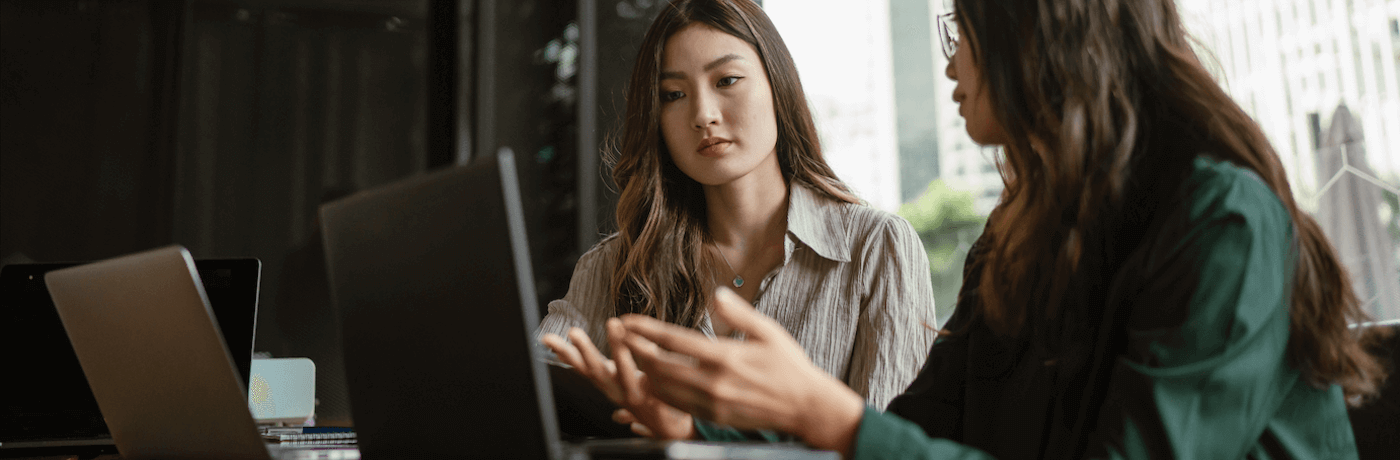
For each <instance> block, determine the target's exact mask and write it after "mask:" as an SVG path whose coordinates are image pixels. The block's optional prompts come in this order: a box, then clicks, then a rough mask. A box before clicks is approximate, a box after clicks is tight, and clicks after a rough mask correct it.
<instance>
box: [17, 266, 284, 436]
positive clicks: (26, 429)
mask: <svg viewBox="0 0 1400 460" xmlns="http://www.w3.org/2000/svg"><path fill="white" fill-rule="evenodd" d="M76 265H79V264H77V263H71V262H70V263H41V264H11V265H6V266H4V267H3V268H0V350H4V351H0V354H3V356H4V362H5V363H6V368H7V371H8V372H9V373H10V374H9V375H16V376H28V378H20V379H10V380H9V381H8V382H7V383H6V386H7V387H8V388H10V389H12V391H14V392H15V393H14V394H23V395H25V397H24V398H0V450H10V449H31V448H51V447H71V446H104V445H105V446H111V445H112V437H111V434H110V432H109V430H108V429H107V424H106V423H104V422H103V420H102V412H101V410H100V409H99V408H98V405H97V400H96V399H95V398H94V397H93V395H92V390H91V389H90V388H89V387H88V382H87V378H86V377H85V376H84V375H83V370H82V367H81V365H80V364H79V363H78V357H77V355H75V354H74V352H73V346H72V345H71V344H70V343H69V341H68V335H67V333H66V332H64V329H63V322H62V321H61V320H60V319H59V317H58V311H57V310H55V309H54V304H53V299H52V298H50V296H49V291H48V289H47V287H46V285H45V284H44V275H45V274H47V273H48V272H50V271H53V270H58V269H63V268H68V267H73V266H76ZM260 265H261V264H260V263H259V262H258V260H257V259H251V258H248V259H201V260H196V261H195V267H196V269H197V270H198V271H199V274H200V279H201V280H202V281H203V285H204V290H205V293H206V294H207V295H208V297H209V303H210V306H211V307H212V309H213V311H214V316H215V317H216V318H217V319H218V324H219V329H220V332H221V333H222V335H223V337H224V339H225V340H226V345H227V346H228V348H229V349H230V350H232V351H235V353H233V354H232V357H233V362H234V365H235V367H237V368H238V370H239V372H240V374H242V377H243V381H244V382H247V381H248V378H247V377H248V372H249V365H250V360H251V358H252V353H253V339H254V325H255V324H256V322H257V299H258V279H259V271H260Z"/></svg>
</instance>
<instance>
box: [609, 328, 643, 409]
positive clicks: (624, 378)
mask: <svg viewBox="0 0 1400 460" xmlns="http://www.w3.org/2000/svg"><path fill="white" fill-rule="evenodd" d="M607 327H608V341H609V342H610V343H611V344H612V350H613V362H615V363H617V381H618V383H619V384H620V385H621V386H622V392H623V397H624V398H625V399H626V400H627V403H628V404H630V405H634V406H635V405H638V404H641V403H642V402H644V401H646V393H645V392H643V391H642V383H641V375H639V374H640V373H641V372H640V371H638V370H637V363H636V361H634V360H633V359H632V350H631V349H629V348H627V342H626V341H625V340H623V338H625V337H626V336H627V329H625V328H623V327H622V321H619V320H618V319H617V318H613V319H609V320H608V325H607Z"/></svg>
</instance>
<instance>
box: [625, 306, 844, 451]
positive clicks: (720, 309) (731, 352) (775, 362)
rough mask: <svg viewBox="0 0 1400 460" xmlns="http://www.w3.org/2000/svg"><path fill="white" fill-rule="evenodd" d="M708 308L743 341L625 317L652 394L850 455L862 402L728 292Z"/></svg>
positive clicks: (768, 321) (630, 347)
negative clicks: (789, 434)
mask: <svg viewBox="0 0 1400 460" xmlns="http://www.w3.org/2000/svg"><path fill="white" fill-rule="evenodd" d="M713 314H714V315H715V316H716V317H717V319H719V320H721V321H724V322H726V323H728V324H729V325H731V326H732V327H733V328H734V329H736V330H739V331H742V332H744V333H745V334H746V336H747V340H746V341H744V342H740V341H736V340H731V339H720V340H719V341H718V342H714V341H711V340H710V339H709V338H707V337H705V336H704V335H703V334H700V333H698V332H695V331H693V330H690V329H686V328H682V327H680V326H676V325H672V324H667V323H664V322H661V321H657V320H655V319H653V318H649V317H645V316H639V315H627V316H624V317H623V319H622V323H623V325H624V326H625V328H626V332H627V335H626V336H625V337H624V340H623V342H624V343H625V345H626V347H627V349H628V350H629V352H630V354H631V355H632V356H633V358H634V359H635V361H636V363H637V365H638V366H639V367H640V368H641V369H642V370H643V371H645V372H646V375H647V378H648V379H649V380H650V383H651V392H652V393H653V394H654V395H655V396H656V397H658V398H659V399H661V400H662V401H664V402H666V403H668V404H670V405H672V406H675V407H676V408H678V409H680V410H682V411H685V412H689V413H692V414H696V415H697V416H700V417H703V418H705V419H708V420H713V421H715V422H718V423H721V424H725V425H729V426H733V427H735V428H740V429H774V430H778V431H783V432H787V433H792V434H794V435H797V436H798V437H800V438H802V439H803V440H804V441H806V442H807V443H808V444H810V445H813V446H815V447H819V448H824V449H832V450H836V451H839V452H846V453H849V452H850V447H851V444H852V442H854V439H855V432H856V430H857V429H858V428H859V426H860V418H861V416H862V414H863V412H864V406H865V402H864V400H863V399H862V398H861V397H860V396H859V395H857V394H856V393H855V392H854V391H851V389H850V388H848V387H846V385H845V384H844V383H842V382H841V381H839V380H836V378H834V377H832V376H830V375H828V374H827V373H826V372H825V371H823V370H822V369H821V368H818V367H817V366H816V365H815V364H812V361H811V360H810V359H808V358H807V355H806V353H805V352H804V351H803V350H802V347H801V346H800V345H798V343H797V341H796V340H794V339H793V338H792V336H791V335H789V334H788V333H787V331H786V330H785V329H783V327H782V326H781V325H779V324H778V323H777V322H775V321H773V320H772V319H771V318H768V317H767V316H764V315H763V314H761V313H758V312H757V311H755V310H754V309H753V307H752V306H750V305H749V304H748V302H745V301H744V300H743V299H742V298H740V297H739V296H738V295H736V294H734V292H733V291H730V290H729V289H727V288H720V289H718V290H716V292H715V296H714V310H713Z"/></svg>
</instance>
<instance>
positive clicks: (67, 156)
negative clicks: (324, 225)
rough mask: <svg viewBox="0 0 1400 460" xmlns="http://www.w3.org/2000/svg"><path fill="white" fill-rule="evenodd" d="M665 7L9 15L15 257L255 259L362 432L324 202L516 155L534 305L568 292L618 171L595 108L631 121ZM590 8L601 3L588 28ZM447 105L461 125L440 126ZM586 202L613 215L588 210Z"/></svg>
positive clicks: (339, 417) (7, 148)
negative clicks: (605, 149)
mask: <svg viewBox="0 0 1400 460" xmlns="http://www.w3.org/2000/svg"><path fill="white" fill-rule="evenodd" d="M663 4H664V3H663V2H653V1H640V0H605V1H596V2H595V1H592V0H585V1H575V0H521V1H516V0H511V1H505V0H475V1H473V0H461V1H455V2H454V1H449V0H392V1H388V0H386V1H376V0H283V1H273V0H230V1H212V0H195V1H177V0H124V1H118V0H113V1H45V0H4V1H0V74H3V88H0V257H4V258H5V262H24V261H41V262H47V261H87V260H97V259H103V258H108V257H114V256H118V255H123V254H128V253H132V252H137V251H141V250H146V249H150V248H154V247H159V246H164V245H168V244H182V245H184V246H186V247H188V248H189V249H190V251H191V252H192V253H193V254H194V256H195V257H197V258H216V257H256V258H258V259H260V260H261V261H262V262H263V273H262V291H261V293H260V297H259V315H258V324H257V338H256V342H257V345H256V350H257V351H259V352H261V353H265V354H266V355H268V356H271V357H288V356H305V357H310V358H312V359H313V360H315V361H316V362H317V366H318V374H319V378H318V389H317V391H318V395H319V397H320V399H321V403H322V405H321V407H319V408H318V415H319V416H320V417H321V418H322V422H323V424H326V423H330V424H339V423H349V419H348V416H349V405H348V401H347V400H345V397H344V379H343V373H342V371H341V367H340V348H339V342H340V337H339V325H338V322H337V314H336V312H335V310H334V308H333V307H332V306H331V305H330V303H329V301H328V296H327V289H328V287H327V286H326V280H325V267H324V254H323V253H322V251H321V243H320V235H319V233H318V228H319V223H318V222H317V219H316V214H317V208H318V206H319V205H320V204H322V203H324V202H326V201H328V200H332V199H335V198H339V197H341V196H344V195H346V194H349V193H353V192H355V191H358V190H364V189H368V188H372V187H375V186H379V185H382V184H386V183H388V182H392V181H395V180H398V179H401V178H404V177H407V176H411V175H414V174H420V173H423V172H425V171H429V170H432V169H434V168H439V167H448V166H451V165H452V164H461V163H466V162H470V161H472V158H480V157H481V156H482V155H483V154H484V153H492V152H494V150H495V148H497V147H502V146H504V147H509V148H511V149H513V150H514V151H515V152H516V154H517V155H518V157H517V160H518V161H517V164H518V165H520V170H521V176H522V177H521V185H522V188H523V189H524V190H523V191H524V197H525V199H526V204H527V206H526V213H527V226H529V228H530V237H531V239H530V244H531V253H532V256H533V262H534V265H535V271H536V280H537V290H538V296H539V299H540V300H541V302H548V301H549V300H553V299H557V298H561V297H563V296H564V294H565V292H566V291H567V289H568V282H569V277H570V275H571V274H572V269H573V265H574V262H575V261H576V260H577V258H578V256H579V254H581V253H582V251H584V250H586V249H587V248H588V245H590V244H591V242H592V241H596V236H598V235H600V234H601V233H605V232H607V231H609V229H610V228H611V227H612V224H611V219H612V218H611V212H612V208H613V206H614V201H613V200H615V197H614V196H613V195H611V194H610V193H607V189H606V187H607V186H606V185H605V183H602V182H599V181H594V182H591V183H583V182H580V181H579V177H580V175H581V174H586V172H585V173H581V172H580V169H584V170H586V171H592V172H593V173H594V174H596V176H594V177H602V176H604V175H606V168H605V167H604V166H603V165H602V164H601V162H599V161H597V160H598V156H599V148H598V146H597V145H589V146H587V147H585V148H582V149H580V148H579V139H580V138H581V131H580V118H581V114H583V116H584V117H588V116H592V117H595V118H594V119H593V120H592V121H591V124H590V125H589V126H592V128H591V129H590V133H592V134H595V136H594V137H593V138H592V139H595V140H598V139H601V138H602V136H601V135H600V134H602V133H606V132H610V131H611V130H613V129H614V128H615V126H616V124H615V122H616V120H617V117H618V116H620V110H621V107H622V106H623V105H622V97H623V93H622V90H623V87H624V85H625V81H626V77H627V75H628V74H629V73H630V70H631V61H632V58H633V57H634V56H635V53H636V46H637V43H638V42H639V41H640V39H641V35H642V33H643V32H644V31H645V28H646V26H647V24H648V23H649V22H650V20H651V18H652V17H654V16H655V14H656V12H657V11H659V10H660V8H661V7H663ZM579 5H586V6H587V7H588V11H590V12H593V13H595V16H594V22H592V23H591V24H590V25H588V26H585V25H583V24H580V23H579V17H580V15H579V14H578V13H579V9H578V7H579ZM441 11H456V12H457V13H458V14H457V18H456V20H457V21H458V22H457V23H456V24H455V26H456V30H455V31H449V32H448V33H445V34H443V33H435V32H442V29H438V28H437V27H440V25H441V24H442V22H433V21H432V20H430V19H434V18H437V19H441V18H438V17H437V16H431V17H430V15H431V14H434V13H432V12H441ZM589 34H592V35H589ZM442 37H447V38H446V39H443V38H442ZM452 37H455V43H452V42H441V40H448V41H452V40H453V38H452ZM435 40H437V41H435ZM584 43H590V44H591V45H590V46H596V48H594V51H593V54H592V56H593V58H592V59H593V60H592V61H587V62H585V61H584V59H585V53H583V51H584V50H583V48H584ZM440 52H445V53H453V56H455V57H456V62H451V63H447V64H446V65H450V66H454V68H456V69H458V72H459V73H458V75H457V76H456V77H453V78H455V79H456V80H457V81H458V82H459V85H458V86H457V87H456V91H443V90H441V88H442V84H443V83H442V80H443V79H437V80H434V79H432V78H430V77H432V76H433V75H435V74H434V73H433V72H434V71H433V69H440V68H443V67H442V65H444V64H443V62H444V61H441V60H440V59H441V56H440V55H439V54H437V53H440ZM585 71H588V72H592V73H590V74H589V75H588V76H589V78H583V75H581V74H582V73H583V72H585ZM447 80H451V78H449V79H447ZM581 80H587V81H589V82H591V83H589V84H588V85H586V86H580V85H581V83H580V82H581ZM585 92H588V93H590V94H591V95H592V96H591V97H592V99H589V100H590V101H592V102H590V103H589V105H580V104H581V102H580V101H581V97H580V95H581V94H583V93H585ZM449 93H451V94H449ZM435 104H436V105H435ZM454 108H455V110H454ZM444 111H447V112H449V113H451V114H453V116H455V119H453V120H448V121H446V122H448V123H452V124H453V125H454V126H457V130H456V131H453V130H452V128H450V127H449V128H447V129H442V127H441V126H437V125H435V123H437V122H439V121H441V120H439V119H438V118H435V116H434V115H433V114H442V113H444ZM438 116H439V117H441V116H442V115H438ZM434 127H436V128H437V129H433V128H434ZM443 133H448V134H450V135H453V136H454V139H449V140H444V139H440V137H441V136H444V135H445V134H443ZM454 143H455V145H457V146H458V147H459V148H460V151H456V152H444V151H442V150H444V149H451V148H452V147H451V146H452V145H454ZM585 189H587V191H588V192H589V193H588V196H589V203H592V204H593V206H592V207H591V210H590V211H589V212H590V213H596V214H597V218H596V219H594V218H592V217H590V216H583V215H581V213H583V212H584V208H585V207H584V206H581V202H580V198H579V197H580V194H581V192H583V191H584V190H585ZM584 234H588V235H591V236H592V237H593V238H592V239H587V238H585V239H584V240H585V241H581V239H580V235H584ZM541 308H543V305H541Z"/></svg>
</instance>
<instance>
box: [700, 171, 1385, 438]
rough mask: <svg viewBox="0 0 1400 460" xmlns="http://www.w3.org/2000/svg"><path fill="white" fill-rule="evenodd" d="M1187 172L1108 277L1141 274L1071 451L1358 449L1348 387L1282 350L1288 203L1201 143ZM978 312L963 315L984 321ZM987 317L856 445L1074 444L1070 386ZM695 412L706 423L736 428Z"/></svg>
mask: <svg viewBox="0 0 1400 460" xmlns="http://www.w3.org/2000/svg"><path fill="white" fill-rule="evenodd" d="M1188 174H1189V175H1188V176H1187V177H1188V178H1187V185H1188V186H1189V187H1186V188H1185V190H1186V192H1185V195H1184V197H1185V199H1186V201H1185V202H1184V204H1185V205H1186V209H1185V210H1184V212H1185V216H1186V219H1178V223H1177V224H1174V228H1166V229H1165V231H1161V232H1153V233H1149V234H1148V235H1155V236H1148V237H1146V238H1147V239H1146V240H1144V241H1143V245H1144V246H1145V247H1146V249H1145V250H1144V251H1142V252H1143V254H1144V255H1143V256H1142V257H1139V258H1138V259H1136V260H1135V261H1134V263H1132V264H1129V265H1126V266H1124V267H1123V268H1124V269H1123V270H1120V271H1124V272H1127V270H1139V271H1138V273H1142V275H1141V276H1128V277H1126V278H1125V277H1123V276H1110V278H1113V279H1114V280H1115V281H1114V283H1115V284H1114V286H1112V287H1110V289H1111V290H1113V289H1117V288H1120V287H1121V286H1117V284H1120V283H1130V284H1132V286H1133V288H1132V290H1130V291H1129V292H1134V293H1135V294H1134V295H1132V296H1131V297H1130V299H1129V300H1126V301H1125V302H1124V303H1125V304H1126V306H1127V311H1128V313H1127V314H1128V317H1127V321H1126V329H1127V333H1126V336H1125V338H1124V342H1123V346H1122V347H1121V348H1120V349H1119V351H1118V352H1116V358H1111V359H1108V360H1105V362H1107V363H1109V364H1108V365H1107V367H1108V368H1109V369H1110V370H1109V371H1108V372H1107V373H1106V374H1105V375H1107V376H1108V377H1109V378H1108V379H1107V383H1106V385H1105V387H1104V388H1105V389H1104V392H1103V394H1104V395H1106V396H1104V397H1103V399H1104V402H1103V404H1102V407H1101V408H1100V409H1098V414H1099V415H1098V417H1097V423H1096V424H1095V427H1096V428H1094V429H1093V430H1092V433H1090V434H1088V435H1087V436H1085V437H1084V438H1083V439H1085V441H1084V443H1085V444H1086V445H1083V446H1082V447H1080V448H1078V449H1079V450H1074V449H1070V450H1068V451H1082V452H1087V454H1086V455H1087V456H1089V457H1097V458H1188V459H1189V458H1199V459H1230V458H1257V459H1277V458H1326V459H1351V458H1356V455H1357V454H1356V445H1355V439H1354V438H1353V435H1352V430H1351V424H1350V422H1349V421H1348V419H1347V412H1346V406H1345V403H1344V400H1343V396H1342V392H1341V389H1340V388H1339V387H1337V386H1336V385H1333V386H1330V387H1328V388H1322V389H1318V388H1314V387H1312V386H1310V385H1309V384H1307V383H1306V382H1304V381H1303V380H1302V378H1301V377H1300V375H1299V372H1298V371H1297V370H1296V369H1294V368H1293V367H1292V366H1290V365H1289V364H1288V362H1287V358H1286V356H1285V350H1286V347H1287V344H1288V336H1289V308H1288V303H1287V302H1288V297H1289V293H1290V292H1291V286H1292V281H1291V277H1292V266H1293V261H1294V250H1293V248H1294V246H1293V244H1294V242H1293V232H1292V224H1291V219H1290V217H1289V214H1288V212H1287V210H1286V209H1285V208H1284V207H1283V205H1282V203H1281V202H1280V201H1279V199H1278V197H1277V196H1275V195H1274V194H1273V192H1272V191H1271V190H1270V189H1269V188H1268V187H1267V186H1266V185H1265V184H1264V183H1263V182H1262V181H1261V180H1259V178H1258V176H1257V175H1255V174H1254V173H1253V172H1251V171H1248V170H1245V169H1242V168H1239V167H1237V166H1234V165H1232V164H1230V163H1226V162H1221V161H1216V160H1212V159H1209V158H1206V157H1198V158H1196V159H1195V160H1194V161H1193V162H1192V164H1191V165H1190V170H1189V173H1188ZM1172 225H1173V224H1168V227H1171V226H1172ZM1164 235H1170V236H1164ZM1125 279H1126V280H1125ZM965 292H966V291H965ZM963 307H964V306H963V305H961V304H960V305H959V309H962V308H963ZM955 316H956V315H955ZM972 316H975V315H963V317H964V320H965V321H974V322H975V321H977V320H976V319H975V318H973V319H967V318H969V317H972ZM954 321H957V318H954V319H953V320H950V324H952V323H953V322H954ZM974 326H975V324H974ZM976 331H977V328H975V327H974V328H973V333H971V334H967V335H964V336H962V337H955V338H952V339H944V338H940V339H939V341H938V343H936V344H935V345H934V346H933V348H932V350H931V351H930V356H929V360H928V362H927V363H926V365H925V367H924V369H923V370H922V371H921V372H920V375H919V377H917V378H916V380H915V381H914V383H913V384H911V385H910V387H909V389H908V390H906V392H905V393H904V394H902V395H901V396H900V397H898V398H896V399H895V400H894V401H893V402H892V403H891V404H890V407H889V409H888V411H887V412H883V413H882V412H880V411H878V410H876V409H875V408H867V409H866V412H865V414H864V417H863V418H862V420H861V423H860V428H859V432H858V434H857V438H856V444H855V456H854V458H856V459H886V458H890V459H894V458H898V459H916V458H928V459H933V458H939V459H947V458H997V457H1003V458H1011V457H1045V456H1051V457H1058V456H1060V455H1055V454H1053V452H1056V451H1057V450H1059V451H1065V450H1062V449H1055V448H1048V447H1047V446H1053V445H1055V444H1057V442H1058V441H1062V440H1064V439H1065V438H1067V437H1069V436H1066V435H1065V434H1066V433H1067V432H1066V430H1064V429H1063V428H1062V427H1059V426H1057V425H1060V424H1061V423H1060V422H1061V421H1062V420H1064V419H1063V418H1057V417H1061V416H1062V415H1063V413H1062V411H1060V412H1057V411H1056V410H1054V409H1055V408H1057V407H1059V406H1057V402H1058V403H1063V402H1064V400H1065V399H1067V398H1065V397H1063V394H1060V393H1055V392H1054V391H1053V390H1046V389H1045V388H1046V387H1053V386H1054V384H1053V383H1051V382H1054V381H1055V380H1054V378H1053V377H1046V375H1053V373H1050V374H1047V373H1046V372H1044V371H1043V368H1044V366H1041V365H1039V364H1037V363H1035V362H1031V361H1034V360H1029V359H1022V358H1024V357H1025V353H1024V352H1016V351H1013V352H1011V353H1009V355H1010V356H1011V358H1006V357H1004V356H998V355H997V353H996V352H997V351H1002V350H1003V348H999V347H998V346H988V345H985V342H986V341H988V340H990V339H986V338H981V339H979V336H978V335H977V333H976ZM978 340H983V341H984V342H979V341H978ZM989 350H990V351H989ZM1012 350H1015V348H1012ZM1022 350H1024V349H1022ZM1018 353H1019V354H1018ZM988 356H990V357H991V358H986V359H984V358H985V357H988ZM997 360H1002V361H1007V362H1009V363H1011V364H1008V365H1006V366H1002V367H997V366H995V365H992V366H991V367H996V368H997V369H999V370H996V371H994V372H987V371H986V369H984V368H986V367H988V366H989V365H988V364H985V363H984V362H982V361H997ZM1008 360H1009V361H1008ZM1007 369H1011V370H1007ZM698 426H700V427H701V428H702V429H701V430H700V431H701V432H702V434H703V435H705V436H707V437H710V436H713V437H715V438H727V437H730V436H726V435H724V434H722V431H723V430H718V429H715V428H714V427H710V426H705V425H704V424H703V423H702V424H698Z"/></svg>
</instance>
